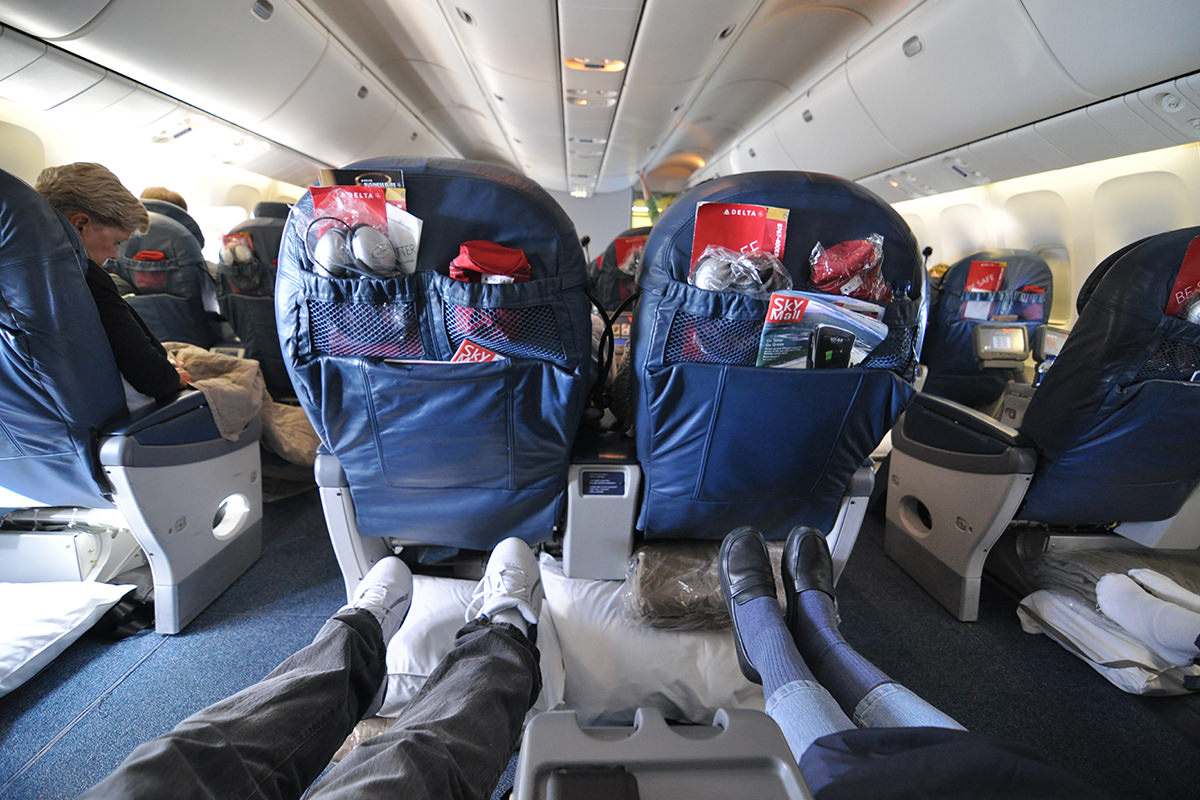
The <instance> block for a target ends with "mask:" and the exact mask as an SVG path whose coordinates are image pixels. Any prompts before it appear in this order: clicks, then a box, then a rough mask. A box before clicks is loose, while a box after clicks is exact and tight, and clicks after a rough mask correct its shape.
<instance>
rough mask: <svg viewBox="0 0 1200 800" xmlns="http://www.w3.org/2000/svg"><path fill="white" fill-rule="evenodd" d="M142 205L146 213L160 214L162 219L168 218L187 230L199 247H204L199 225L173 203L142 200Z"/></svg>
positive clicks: (202, 234)
mask: <svg viewBox="0 0 1200 800" xmlns="http://www.w3.org/2000/svg"><path fill="white" fill-rule="evenodd" d="M142 205H144V206H145V207H146V210H147V211H149V212H151V213H154V214H162V215H163V216H164V217H170V218H171V219H173V220H175V221H176V222H178V223H179V224H180V225H182V226H183V227H185V228H187V231H188V233H190V234H191V235H192V236H195V237H196V241H197V242H199V243H200V246H201V247H204V233H203V232H202V231H201V230H200V225H199V224H198V223H197V222H196V220H194V219H192V215H191V214H189V213H187V212H186V211H184V210H183V209H182V208H180V207H179V206H177V205H175V204H174V203H168V202H167V201H166V200H142Z"/></svg>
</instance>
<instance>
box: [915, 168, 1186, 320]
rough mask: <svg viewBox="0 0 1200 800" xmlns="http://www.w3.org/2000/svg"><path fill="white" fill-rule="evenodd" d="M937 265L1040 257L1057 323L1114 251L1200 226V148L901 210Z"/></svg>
mask: <svg viewBox="0 0 1200 800" xmlns="http://www.w3.org/2000/svg"><path fill="white" fill-rule="evenodd" d="M894 207H895V208H896V210H897V211H898V212H899V213H900V214H901V215H902V216H903V217H904V219H905V220H906V221H907V222H908V223H909V226H910V227H911V228H912V229H913V232H914V233H915V234H916V236H917V239H918V241H919V242H920V244H921V246H922V247H924V246H929V247H932V248H933V255H932V256H931V257H930V260H929V263H930V265H931V266H932V265H934V264H938V263H946V264H953V263H954V262H955V261H957V260H958V259H960V258H962V257H963V256H966V255H969V254H970V253H972V252H974V251H976V250H982V249H986V248H992V247H1005V248H1020V249H1027V250H1034V251H1036V252H1039V253H1041V254H1042V255H1043V257H1045V258H1046V259H1047V262H1048V263H1049V264H1050V266H1051V268H1052V269H1053V270H1054V273H1055V285H1054V295H1055V302H1054V307H1053V309H1052V312H1051V319H1052V321H1054V322H1056V323H1059V324H1069V323H1071V322H1074V319H1075V309H1074V301H1075V296H1076V295H1077V294H1078V291H1079V287H1080V286H1081V285H1082V284H1083V281H1084V279H1086V278H1087V276H1088V275H1089V274H1090V273H1091V271H1092V270H1093V269H1094V268H1095V266H1096V265H1097V264H1098V263H1099V262H1100V261H1101V260H1103V259H1104V258H1105V257H1106V256H1108V255H1109V254H1110V253H1112V252H1113V251H1114V250H1116V249H1118V248H1120V247H1122V246H1124V245H1126V244H1128V243H1130V242H1133V241H1136V240H1138V239H1140V238H1142V237H1144V236H1149V235H1151V234H1154V233H1159V232H1162V231H1167V230H1173V229H1176V228H1182V227H1187V226H1189V225H1197V224H1200V144H1191V145H1183V146H1180V147H1172V148H1167V149H1164V150H1156V151H1153V152H1149V153H1139V154H1136V155H1131V156H1124V157H1121V158H1114V159H1109V160H1106V161H1098V162H1095V163H1092V164H1084V165H1081V166H1077V167H1070V168H1067V169H1061V170H1055V171H1052V172H1043V173H1039V174H1036V175H1028V176H1025V177H1022V178H1014V179H1012V180H1007V181H1000V182H997V183H993V184H989V185H987V186H978V187H973V188H970V189H962V190H959V191H956V192H947V193H945V194H940V195H934V196H932V197H922V198H917V199H914V200H906V201H903V202H899V203H895V204H894Z"/></svg>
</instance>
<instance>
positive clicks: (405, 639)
mask: <svg viewBox="0 0 1200 800" xmlns="http://www.w3.org/2000/svg"><path fill="white" fill-rule="evenodd" d="M475 584H476V582H475V581H464V580H456V579H454V578H433V577H430V576H428V575H414V576H413V603H412V607H411V608H410V609H409V611H408V616H406V617H405V618H404V624H403V625H401V626H400V631H399V632H398V633H397V634H396V635H395V636H394V637H393V638H392V641H391V642H389V643H388V651H387V670H388V678H387V680H388V688H387V693H386V694H385V695H384V699H383V706H382V707H381V708H380V709H379V716H381V717H395V716H398V715H399V714H400V712H401V711H402V710H403V709H404V706H405V705H407V703H408V701H409V700H411V699H412V698H413V697H414V696H415V695H416V693H417V691H418V690H419V689H420V688H421V685H422V684H423V683H425V678H426V677H428V676H429V673H431V672H433V670H434V668H435V667H436V666H437V664H438V662H439V661H441V660H442V656H444V655H445V654H446V653H448V652H450V648H451V647H453V646H454V634H456V633H457V632H458V629H459V628H461V627H462V626H463V624H464V615H465V614H466V611H467V604H468V603H470V601H471V593H472V592H473V591H474V590H475ZM537 646H538V651H539V652H540V653H541V655H542V661H541V667H542V693H541V695H539V696H538V699H537V702H536V703H534V706H533V713H536V712H538V711H546V710H548V709H551V708H554V707H555V706H556V705H558V703H559V702H560V701H561V700H562V693H563V670H562V656H561V654H560V653H559V645H558V637H557V636H556V635H555V631H554V623H553V622H552V621H551V620H550V618H549V613H548V608H547V604H545V603H543V604H542V615H541V618H540V619H539V620H538V633H537Z"/></svg>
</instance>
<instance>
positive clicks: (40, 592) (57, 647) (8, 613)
mask: <svg viewBox="0 0 1200 800" xmlns="http://www.w3.org/2000/svg"><path fill="white" fill-rule="evenodd" d="M136 588H137V587H136V586H134V585H132V584H119V585H114V584H111V583H93V582H91V581H47V582H45V583H0V608H3V609H4V613H3V614H0V697H3V696H4V695H6V694H8V693H9V692H11V691H12V690H13V689H15V688H17V687H18V686H20V685H21V684H23V683H25V681H27V680H29V679H30V678H32V677H33V676H34V675H36V674H37V673H38V672H40V671H41V669H42V668H43V667H45V666H46V665H47V664H49V663H50V662H51V661H53V660H54V659H55V658H56V657H57V656H58V654H59V653H61V652H62V651H63V650H66V649H67V648H68V647H69V646H70V645H71V643H72V642H74V641H75V640H76V639H78V638H79V637H80V636H82V635H83V634H84V633H85V632H86V631H87V630H88V629H89V628H91V627H92V626H93V625H95V624H96V620H98V619H100V617H101V616H103V615H104V612H106V611H108V609H110V608H112V607H113V606H114V605H116V604H117V602H118V601H119V600H120V599H121V598H122V597H124V596H125V595H127V594H129V592H131V591H132V590H134V589H136Z"/></svg>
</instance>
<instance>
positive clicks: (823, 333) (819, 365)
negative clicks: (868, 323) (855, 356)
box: [808, 325, 854, 369]
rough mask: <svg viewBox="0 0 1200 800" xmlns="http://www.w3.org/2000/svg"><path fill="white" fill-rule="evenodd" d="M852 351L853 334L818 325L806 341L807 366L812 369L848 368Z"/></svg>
mask: <svg viewBox="0 0 1200 800" xmlns="http://www.w3.org/2000/svg"><path fill="white" fill-rule="evenodd" d="M853 349H854V334H853V333H851V332H850V331H848V330H844V329H842V328H838V327H835V326H833V325H818V326H817V327H815V328H813V331H812V334H811V335H810V336H809V339H808V365H809V367H811V368H812V369H842V368H845V367H848V366H850V352H851V350H853Z"/></svg>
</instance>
